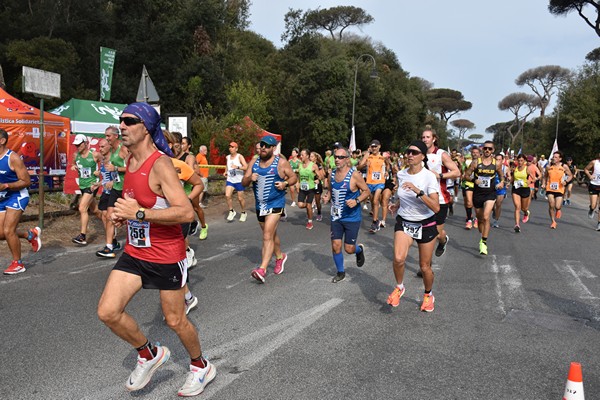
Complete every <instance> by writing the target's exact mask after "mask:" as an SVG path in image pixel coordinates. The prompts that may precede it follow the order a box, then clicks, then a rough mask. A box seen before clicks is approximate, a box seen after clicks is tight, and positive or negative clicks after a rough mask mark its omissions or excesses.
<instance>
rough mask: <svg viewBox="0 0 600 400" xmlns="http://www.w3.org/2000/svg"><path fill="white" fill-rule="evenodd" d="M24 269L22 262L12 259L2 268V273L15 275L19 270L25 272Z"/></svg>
mask: <svg viewBox="0 0 600 400" xmlns="http://www.w3.org/2000/svg"><path fill="white" fill-rule="evenodd" d="M25 271H26V269H25V266H24V265H23V263H22V262H19V261H17V260H13V262H11V263H10V265H9V266H8V268H6V269H5V270H4V275H16V274H20V273H21V272H25Z"/></svg>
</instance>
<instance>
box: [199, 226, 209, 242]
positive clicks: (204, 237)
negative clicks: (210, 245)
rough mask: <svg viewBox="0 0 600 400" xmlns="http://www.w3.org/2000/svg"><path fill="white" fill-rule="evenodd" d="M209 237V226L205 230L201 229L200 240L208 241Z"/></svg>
mask: <svg viewBox="0 0 600 400" xmlns="http://www.w3.org/2000/svg"><path fill="white" fill-rule="evenodd" d="M207 236H208V224H206V225H204V228H202V227H200V236H199V238H200V240H204V239H206V238H207Z"/></svg>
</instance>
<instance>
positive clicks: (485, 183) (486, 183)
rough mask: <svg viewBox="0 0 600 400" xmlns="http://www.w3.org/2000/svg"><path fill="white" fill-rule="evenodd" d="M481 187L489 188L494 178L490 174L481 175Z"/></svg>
mask: <svg viewBox="0 0 600 400" xmlns="http://www.w3.org/2000/svg"><path fill="white" fill-rule="evenodd" d="M478 179H479V185H478V186H479V187H480V188H484V189H485V188H489V187H490V185H491V182H492V178H491V177H490V176H480V177H479V178H478Z"/></svg>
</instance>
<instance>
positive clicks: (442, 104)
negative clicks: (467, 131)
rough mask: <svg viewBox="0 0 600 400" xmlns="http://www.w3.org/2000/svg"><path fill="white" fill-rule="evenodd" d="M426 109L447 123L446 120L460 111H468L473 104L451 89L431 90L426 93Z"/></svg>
mask: <svg viewBox="0 0 600 400" xmlns="http://www.w3.org/2000/svg"><path fill="white" fill-rule="evenodd" d="M427 107H428V108H429V110H430V111H431V112H432V113H434V114H436V115H438V116H439V118H440V119H441V120H442V121H444V122H445V123H448V120H449V119H450V118H452V117H453V116H454V115H456V114H458V113H459V112H461V111H467V110H470V109H471V108H472V107H473V104H472V103H471V102H470V101H466V100H465V99H464V96H463V94H462V93H461V92H460V91H458V90H453V89H431V90H428V91H427Z"/></svg>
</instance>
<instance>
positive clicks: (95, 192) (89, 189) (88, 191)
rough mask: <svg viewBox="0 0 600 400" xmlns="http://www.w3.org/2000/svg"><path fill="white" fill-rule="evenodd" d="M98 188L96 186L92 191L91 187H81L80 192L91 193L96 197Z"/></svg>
mask: <svg viewBox="0 0 600 400" xmlns="http://www.w3.org/2000/svg"><path fill="white" fill-rule="evenodd" d="M98 189H100V188H99V187H97V188H96V189H95V190H94V191H92V188H91V187H88V188H85V189H81V194H91V195H92V196H93V197H96V195H97V194H98Z"/></svg>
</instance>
